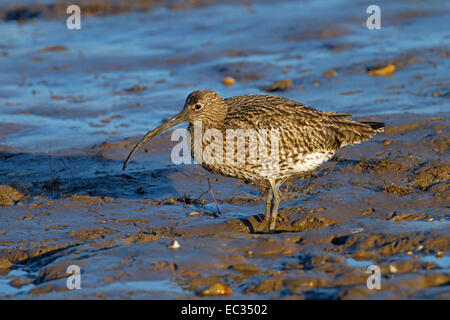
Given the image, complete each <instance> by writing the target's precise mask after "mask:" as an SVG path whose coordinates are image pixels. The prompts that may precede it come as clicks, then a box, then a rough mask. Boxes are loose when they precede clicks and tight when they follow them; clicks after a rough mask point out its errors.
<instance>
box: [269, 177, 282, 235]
mask: <svg viewBox="0 0 450 320" xmlns="http://www.w3.org/2000/svg"><path fill="white" fill-rule="evenodd" d="M270 184H271V186H272V193H273V200H272V212H271V214H270V220H269V224H268V225H269V230H268V231H269V233H273V231H274V230H275V224H276V222H277V216H278V206H279V205H280V184H277V183H272V182H271V183H270Z"/></svg>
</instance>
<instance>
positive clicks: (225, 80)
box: [223, 77, 236, 86]
mask: <svg viewBox="0 0 450 320" xmlns="http://www.w3.org/2000/svg"><path fill="white" fill-rule="evenodd" d="M235 83H236V80H234V78H233V77H225V78H223V84H224V85H226V86H232V85H233V84H235Z"/></svg>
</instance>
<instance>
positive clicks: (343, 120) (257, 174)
mask: <svg viewBox="0 0 450 320" xmlns="http://www.w3.org/2000/svg"><path fill="white" fill-rule="evenodd" d="M225 102H226V103H227V104H228V111H227V115H226V117H225V119H224V121H223V123H221V125H220V128H219V129H220V131H222V133H223V135H224V141H223V147H224V152H223V153H224V155H225V153H226V152H227V150H226V141H225V140H226V137H227V135H226V131H227V130H229V129H234V130H254V131H256V132H257V134H258V139H261V135H259V132H260V131H261V130H262V131H270V130H275V131H277V132H278V136H277V137H278V138H277V139H278V154H277V156H276V157H275V158H276V159H274V157H273V154H272V153H271V149H270V148H271V144H272V143H273V141H272V140H270V139H271V138H270V137H269V136H266V137H267V138H268V141H267V142H268V146H267V150H266V154H267V155H269V158H270V159H269V160H268V162H267V161H266V162H265V163H264V162H258V163H257V164H251V163H249V160H248V159H249V158H248V157H249V156H250V154H251V150H255V146H252V145H251V144H250V142H249V140H246V142H245V143H246V144H245V149H244V151H243V150H240V151H238V150H237V149H236V153H235V152H234V151H233V153H234V155H235V156H234V161H235V162H234V163H232V164H230V163H227V162H226V161H225V162H224V163H221V164H220V165H214V164H213V165H208V164H205V163H203V164H202V165H203V166H204V167H205V168H206V169H207V170H209V171H212V172H215V173H219V174H223V175H228V176H233V177H238V178H243V179H248V180H253V181H261V180H267V179H276V180H284V179H286V178H288V177H291V176H294V175H296V174H299V173H302V172H304V171H309V170H312V169H314V168H315V167H317V166H318V165H320V164H321V163H322V162H325V161H327V160H329V159H330V158H331V157H332V156H333V154H334V153H335V151H336V150H337V149H339V148H340V147H342V146H345V145H349V144H354V143H359V142H362V141H366V140H368V139H369V138H370V137H371V136H373V135H374V134H375V133H376V132H377V131H380V128H381V127H382V124H379V123H373V124H374V125H373V126H379V127H380V128H378V129H374V128H372V127H371V125H370V124H367V123H362V122H357V121H353V120H350V119H348V117H349V115H346V114H340V113H334V112H323V111H319V110H316V109H314V108H311V107H309V106H306V105H304V104H301V103H298V102H296V101H293V100H290V99H286V98H282V97H279V96H273V95H244V96H236V97H231V98H228V99H225ZM247 138H248V137H247ZM233 141H234V138H233ZM206 145H207V143H204V146H206ZM258 148H260V147H259V146H258ZM239 152H241V153H242V152H244V154H245V157H246V159H245V163H241V164H239V163H237V162H236V160H237V158H238V153H239ZM256 152H259V154H258V157H261V152H260V149H258V151H256ZM270 156H271V157H270ZM258 159H259V160H260V158H258ZM266 159H267V158H266ZM275 160H276V161H275ZM275 162H276V163H275ZM275 168H276V170H275ZM268 172H269V173H268Z"/></svg>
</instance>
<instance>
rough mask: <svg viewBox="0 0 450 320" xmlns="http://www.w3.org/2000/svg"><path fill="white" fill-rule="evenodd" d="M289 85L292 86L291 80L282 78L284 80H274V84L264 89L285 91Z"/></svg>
mask: <svg viewBox="0 0 450 320" xmlns="http://www.w3.org/2000/svg"><path fill="white" fill-rule="evenodd" d="M291 87H292V80H290V79H284V80H280V81H277V82H275V83H274V84H272V85H271V86H269V87H267V88H265V89H264V90H265V91H267V92H273V91H286V90H289V89H290V88H291Z"/></svg>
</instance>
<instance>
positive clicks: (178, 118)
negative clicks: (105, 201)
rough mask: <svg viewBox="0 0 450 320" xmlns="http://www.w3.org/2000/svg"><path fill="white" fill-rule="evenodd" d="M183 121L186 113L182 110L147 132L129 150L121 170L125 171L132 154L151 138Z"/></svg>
mask: <svg viewBox="0 0 450 320" xmlns="http://www.w3.org/2000/svg"><path fill="white" fill-rule="evenodd" d="M184 121H186V113H185V111H184V110H183V111H182V112H180V113H179V114H177V115H176V116H175V117H173V118H171V119H169V120H167V121H166V122H164V123H163V124H162V125H160V126H159V127H157V128H156V129H153V130H151V131H149V132H147V134H146V135H145V136H144V137H143V138H142V140H141V141H139V143H138V144H137V145H136V146H135V147H134V148H133V150H131V152H130V154H129V155H128V157H127V160H126V161H125V164H124V165H123V168H122V170H125V168H126V167H127V165H128V162H130V160H131V158H132V157H133V156H134V154H135V153H136V152H137V151H138V150H139V149H140V148H141V147H142V146H144V145H145V144H146V143H147V142H149V141H150V140H151V139H152V138H153V137H155V136H157V135H158V134H160V133H162V132H164V131H166V130H167V129H169V128H172V127H173V126H176V125H177V124H179V123H182V122H184Z"/></svg>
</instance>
